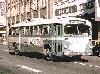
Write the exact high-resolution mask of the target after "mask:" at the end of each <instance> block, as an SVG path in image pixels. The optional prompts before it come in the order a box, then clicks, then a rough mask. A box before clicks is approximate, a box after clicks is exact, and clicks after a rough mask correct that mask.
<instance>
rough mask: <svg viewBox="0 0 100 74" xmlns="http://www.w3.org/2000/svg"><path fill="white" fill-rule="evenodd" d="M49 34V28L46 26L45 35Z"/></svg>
mask: <svg viewBox="0 0 100 74" xmlns="http://www.w3.org/2000/svg"><path fill="white" fill-rule="evenodd" d="M46 34H48V28H47V27H46V28H44V35H46Z"/></svg>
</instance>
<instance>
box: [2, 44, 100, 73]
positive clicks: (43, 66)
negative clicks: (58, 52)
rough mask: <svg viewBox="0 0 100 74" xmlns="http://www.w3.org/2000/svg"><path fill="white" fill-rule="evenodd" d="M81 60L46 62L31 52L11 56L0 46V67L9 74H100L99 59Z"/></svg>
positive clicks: (70, 59)
mask: <svg viewBox="0 0 100 74" xmlns="http://www.w3.org/2000/svg"><path fill="white" fill-rule="evenodd" d="M81 58H82V59H81V60H80V59H77V58H71V57H66V58H64V59H66V60H64V59H63V60H61V59H59V60H57V61H56V62H54V61H46V60H44V59H43V57H42V55H40V54H37V53H32V52H30V53H23V54H20V55H11V54H9V51H8V48H7V46H6V45H2V44H1V45H0V67H3V69H5V70H7V69H8V71H10V72H11V74H100V57H97V56H82V57H81ZM2 71H3V70H2ZM4 74H9V73H4Z"/></svg>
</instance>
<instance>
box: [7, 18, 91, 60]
mask: <svg viewBox="0 0 100 74" xmlns="http://www.w3.org/2000/svg"><path fill="white" fill-rule="evenodd" d="M8 47H9V53H14V54H18V53H19V52H30V51H32V52H38V53H42V54H44V55H45V58H47V59H51V58H52V57H53V56H59V57H63V56H64V55H65V56H74V55H91V53H92V26H91V23H90V22H89V21H88V20H85V19H80V18H75V17H69V18H64V17H63V18H53V19H35V18H33V19H32V20H31V22H27V23H26V22H22V23H19V24H15V25H12V27H11V28H10V29H9V37H8Z"/></svg>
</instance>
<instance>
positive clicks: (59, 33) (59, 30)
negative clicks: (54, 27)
mask: <svg viewBox="0 0 100 74" xmlns="http://www.w3.org/2000/svg"><path fill="white" fill-rule="evenodd" d="M58 35H61V28H60V26H58Z"/></svg>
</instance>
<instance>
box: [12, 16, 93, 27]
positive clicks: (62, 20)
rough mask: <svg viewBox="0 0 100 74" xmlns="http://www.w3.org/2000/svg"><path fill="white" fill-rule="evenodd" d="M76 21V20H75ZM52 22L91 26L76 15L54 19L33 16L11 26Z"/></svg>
mask: <svg viewBox="0 0 100 74" xmlns="http://www.w3.org/2000/svg"><path fill="white" fill-rule="evenodd" d="M75 21H76V22H75ZM52 23H61V24H80V23H85V25H88V26H91V23H90V22H89V21H88V20H85V19H81V18H75V17H69V18H68V17H67V18H66V17H63V18H52V19H43V18H33V19H32V20H31V21H30V22H29V21H27V22H21V23H18V24H14V25H12V26H11V27H20V26H35V25H42V24H52Z"/></svg>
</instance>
